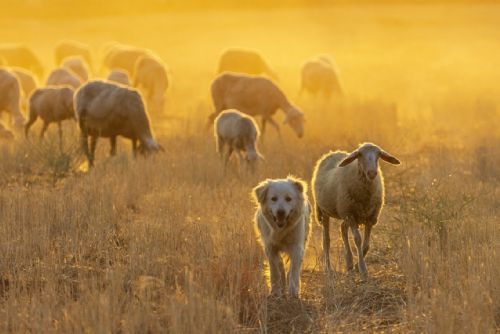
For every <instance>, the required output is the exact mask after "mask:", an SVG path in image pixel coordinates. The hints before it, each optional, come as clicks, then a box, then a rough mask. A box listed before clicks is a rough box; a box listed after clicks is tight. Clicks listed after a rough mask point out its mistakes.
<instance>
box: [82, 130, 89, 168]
mask: <svg viewBox="0 0 500 334" xmlns="http://www.w3.org/2000/svg"><path fill="white" fill-rule="evenodd" d="M80 142H81V145H82V150H83V153H84V154H85V156H87V159H89V158H90V151H89V137H88V134H87V133H86V132H85V131H82V132H81V135H80ZM89 164H90V161H89Z"/></svg>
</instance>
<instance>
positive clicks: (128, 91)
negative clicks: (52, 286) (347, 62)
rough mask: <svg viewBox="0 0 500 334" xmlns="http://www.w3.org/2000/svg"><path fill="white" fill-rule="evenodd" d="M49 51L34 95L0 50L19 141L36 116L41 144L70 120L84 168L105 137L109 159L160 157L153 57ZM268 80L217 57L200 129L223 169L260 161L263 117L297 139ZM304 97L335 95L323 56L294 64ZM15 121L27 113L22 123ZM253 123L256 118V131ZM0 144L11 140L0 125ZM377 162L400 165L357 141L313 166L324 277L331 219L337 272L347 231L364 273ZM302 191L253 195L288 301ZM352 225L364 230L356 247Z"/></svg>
mask: <svg viewBox="0 0 500 334" xmlns="http://www.w3.org/2000/svg"><path fill="white" fill-rule="evenodd" d="M54 53H55V62H56V66H57V67H56V68H54V69H53V70H52V71H51V72H50V73H49V74H48V76H47V78H46V80H45V85H44V86H43V87H38V85H37V81H38V80H41V79H42V78H43V75H44V73H43V66H42V65H41V63H40V61H39V60H38V59H37V57H36V56H35V54H34V53H33V52H32V51H30V50H29V49H27V48H26V47H22V46H0V66H1V68H0V114H1V113H2V112H6V113H7V114H8V115H9V116H10V120H11V128H12V130H13V131H14V132H16V129H19V128H24V131H25V136H26V137H28V135H29V130H30V127H31V126H32V125H33V124H34V122H35V121H36V120H37V119H38V118H40V119H41V120H42V121H43V126H42V129H41V133H40V136H41V137H43V136H44V133H45V131H46V130H47V128H48V126H49V124H51V123H57V124H58V126H59V137H60V141H61V143H62V138H63V137H62V136H63V134H62V127H61V122H62V121H64V120H67V119H75V120H76V121H77V122H78V126H79V129H80V137H81V144H82V150H83V152H84V153H85V155H86V156H87V159H88V163H89V166H93V164H94V159H95V150H96V145H97V140H98V138H99V137H104V138H109V140H110V145H111V149H110V154H111V155H114V154H115V153H116V139H117V137H118V136H122V137H125V138H128V139H130V140H131V142H132V148H133V153H134V155H135V154H136V152H140V153H148V152H155V151H160V150H163V149H162V147H161V145H159V144H158V142H157V141H156V140H155V138H154V136H153V133H152V130H151V124H150V119H149V116H148V112H147V110H149V111H150V112H151V113H156V114H157V113H161V112H162V111H163V109H164V102H165V96H166V91H167V88H168V85H169V81H168V75H167V73H168V72H167V70H166V66H165V64H164V63H163V61H162V60H161V59H160V57H158V56H157V55H155V54H154V53H153V52H152V51H150V50H145V49H141V48H137V47H133V46H127V45H121V44H117V43H112V44H109V45H107V46H106V47H105V56H104V58H103V61H102V65H101V68H100V69H99V70H97V69H96V64H95V63H93V62H92V58H91V53H90V49H89V47H88V46H86V45H84V44H82V43H79V42H75V41H62V42H60V43H59V44H58V45H57V46H56V48H55V52H54ZM92 73H101V74H102V77H103V78H105V79H93V77H94V75H93V74H92ZM91 78H92V79H91ZM277 82H279V78H278V75H277V74H276V72H275V71H274V70H273V69H272V68H271V67H270V66H269V65H268V63H267V62H266V61H265V60H264V59H263V58H262V57H261V56H260V55H259V54H258V53H257V52H254V51H251V50H243V49H229V50H226V51H225V52H224V53H223V54H222V56H221V58H220V60H219V67H218V73H217V77H216V78H215V79H214V80H213V82H212V84H211V95H212V100H213V104H214V112H213V113H212V114H210V116H209V117H208V124H209V126H213V128H214V135H215V139H216V148H217V152H218V153H219V154H220V156H221V158H222V160H223V164H224V166H225V165H226V164H227V163H228V161H229V158H230V157H231V155H232V153H233V152H235V153H236V154H237V155H238V156H239V158H240V161H241V162H242V163H243V164H248V166H249V167H250V168H251V169H252V170H254V169H255V166H256V163H257V162H258V161H259V160H263V159H264V158H263V156H262V155H261V154H260V153H259V151H258V149H257V141H258V138H259V135H261V134H264V132H265V130H266V126H267V124H268V123H269V124H271V126H273V127H274V128H275V129H276V130H277V131H278V132H279V131H280V127H279V125H278V124H277V123H276V122H275V121H274V119H273V118H272V117H273V115H274V114H275V113H276V112H277V111H278V110H281V111H282V112H283V113H284V115H285V121H284V123H285V124H287V125H289V126H290V127H291V128H292V129H293V131H294V132H295V133H296V135H297V136H298V137H299V138H300V137H302V136H303V135H304V114H303V113H302V111H300V110H299V108H297V107H296V106H295V105H294V104H293V103H292V102H291V101H290V100H289V99H288V98H287V96H286V95H285V94H284V93H283V91H282V90H281V89H280V88H279V86H278V84H277ZM305 92H307V93H309V94H312V95H314V96H316V95H318V94H322V95H324V96H325V97H326V98H330V97H331V96H333V95H336V94H338V95H340V94H342V87H341V83H340V80H339V75H338V71H337V69H336V67H335V65H334V63H333V61H332V60H331V58H330V57H329V56H327V55H320V56H317V57H315V58H312V59H310V60H308V61H307V62H305V63H304V65H303V67H302V72H301V87H300V92H299V94H303V93H305ZM24 114H27V115H28V120H27V121H26V120H25V117H24ZM256 116H259V118H260V120H261V124H260V127H259V125H258V123H257V122H256V120H255V117H256ZM0 136H3V137H6V138H7V137H13V134H12V132H11V131H9V130H7V129H6V128H5V127H4V126H3V125H2V124H1V123H0ZM379 159H382V160H384V161H386V162H389V163H391V164H399V163H400V162H399V160H398V159H397V158H395V157H394V156H392V155H390V154H389V153H387V152H385V151H384V150H382V149H381V148H380V147H378V146H377V145H375V144H371V143H365V144H362V145H360V147H358V148H357V149H356V150H354V151H353V152H351V153H347V152H344V151H336V152H330V153H328V154H326V155H325V156H323V157H322V158H321V159H320V160H319V161H318V163H317V164H316V167H315V171H314V176H313V180H312V187H313V189H312V192H313V197H314V209H315V210H314V211H315V213H316V218H317V220H318V222H319V223H320V224H321V225H322V227H323V231H324V232H323V233H324V238H323V249H324V259H325V264H326V268H327V270H328V271H330V270H331V267H330V260H329V248H330V236H329V218H336V219H341V220H343V222H342V225H341V232H342V239H343V242H344V246H345V251H346V254H345V260H346V265H347V269H348V270H352V269H353V267H354V264H353V255H352V251H351V247H350V244H349V238H348V230H349V229H350V230H351V232H352V234H353V237H354V241H355V244H356V248H357V253H358V269H359V272H360V273H361V274H362V275H366V274H367V268H366V263H365V260H364V258H365V256H366V254H367V252H368V249H369V240H370V233H371V229H372V227H373V226H374V225H375V224H376V223H377V220H378V216H379V214H380V211H381V208H382V206H383V201H384V185H383V178H382V174H381V171H380V168H379V165H378V161H379ZM306 193H307V183H306V182H304V181H302V180H300V179H296V178H292V177H288V178H287V179H275V180H269V179H268V180H266V181H264V182H262V183H261V184H259V185H258V186H257V187H256V188H255V189H254V195H255V200H256V203H257V204H258V210H257V214H256V225H257V229H258V233H259V234H260V237H261V241H262V244H263V247H264V250H265V253H266V255H267V257H268V260H269V264H270V272H271V283H272V293H273V294H277V295H282V294H283V293H285V291H286V286H288V293H289V295H291V296H298V295H299V292H300V270H301V266H302V259H303V256H304V253H305V248H306V245H307V239H308V234H309V230H310V228H309V220H310V218H309V216H310V213H311V211H313V210H312V209H311V205H310V204H309V201H308V199H307V195H306ZM359 225H364V226H365V228H364V238H363V239H362V238H361V235H360V232H359V229H358V228H359ZM281 253H286V254H288V256H289V258H290V260H291V261H290V269H289V272H288V275H285V269H284V264H283V260H282V257H281ZM287 280H288V282H287Z"/></svg>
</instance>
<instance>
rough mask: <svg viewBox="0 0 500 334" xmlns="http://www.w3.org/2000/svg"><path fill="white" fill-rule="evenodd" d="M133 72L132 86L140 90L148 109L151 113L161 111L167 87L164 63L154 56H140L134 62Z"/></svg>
mask: <svg viewBox="0 0 500 334" xmlns="http://www.w3.org/2000/svg"><path fill="white" fill-rule="evenodd" d="M134 73H135V74H134V83H133V86H134V87H135V88H137V89H139V91H141V92H142V94H143V96H144V97H145V100H146V104H147V106H148V110H149V111H150V112H152V113H157V114H158V113H161V112H162V111H163V108H164V103H165V92H166V90H167V88H168V77H167V70H166V69H165V65H164V64H163V63H162V61H161V60H160V59H158V58H156V57H151V56H141V57H139V59H137V61H136V63H135V69H134Z"/></svg>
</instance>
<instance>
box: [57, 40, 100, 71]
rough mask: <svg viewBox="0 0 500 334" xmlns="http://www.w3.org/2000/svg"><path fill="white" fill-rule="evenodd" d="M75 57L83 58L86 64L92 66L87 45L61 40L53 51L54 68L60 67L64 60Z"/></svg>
mask: <svg viewBox="0 0 500 334" xmlns="http://www.w3.org/2000/svg"><path fill="white" fill-rule="evenodd" d="M75 56H76V57H81V58H83V59H84V60H85V62H86V63H87V64H89V65H92V58H91V55H90V48H89V46H88V45H86V44H83V43H80V42H77V41H72V40H62V41H60V42H59V43H58V44H57V46H56V48H55V51H54V58H55V62H56V66H61V65H62V64H63V61H64V60H65V59H66V58H68V57H75Z"/></svg>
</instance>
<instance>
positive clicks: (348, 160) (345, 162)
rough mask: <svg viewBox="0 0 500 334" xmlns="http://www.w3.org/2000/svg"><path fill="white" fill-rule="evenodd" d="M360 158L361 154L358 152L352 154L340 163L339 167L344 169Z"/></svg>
mask: <svg viewBox="0 0 500 334" xmlns="http://www.w3.org/2000/svg"><path fill="white" fill-rule="evenodd" d="M358 156H359V152H358V151H357V150H356V151H354V152H352V153H351V154H349V155H348V156H347V157H346V158H345V159H344V160H342V161H341V162H340V164H339V167H344V166H347V165H349V164H350V163H351V162H353V161H354V160H356V159H357V158H358Z"/></svg>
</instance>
